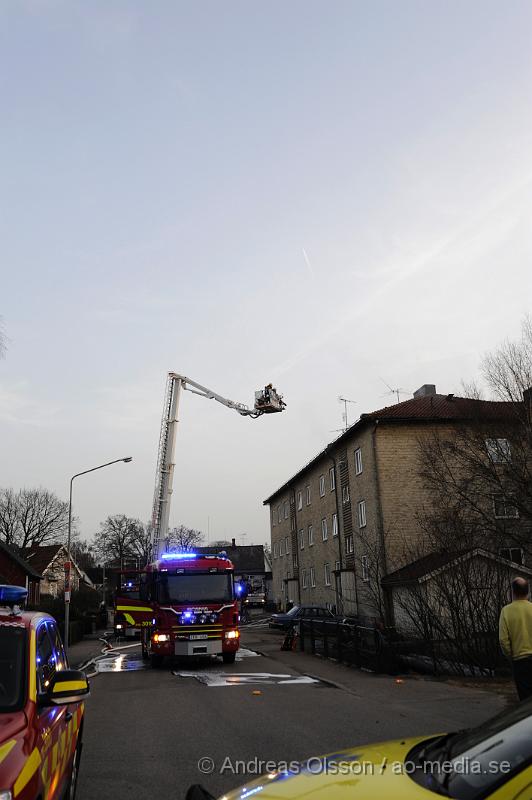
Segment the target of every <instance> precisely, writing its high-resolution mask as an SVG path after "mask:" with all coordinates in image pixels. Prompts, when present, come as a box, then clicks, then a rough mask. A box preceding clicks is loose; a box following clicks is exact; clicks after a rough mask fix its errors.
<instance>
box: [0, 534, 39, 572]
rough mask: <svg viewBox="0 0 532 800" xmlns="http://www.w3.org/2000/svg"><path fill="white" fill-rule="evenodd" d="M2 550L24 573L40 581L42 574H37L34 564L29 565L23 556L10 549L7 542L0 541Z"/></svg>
mask: <svg viewBox="0 0 532 800" xmlns="http://www.w3.org/2000/svg"><path fill="white" fill-rule="evenodd" d="M0 550H1V551H2V552H3V553H5V555H6V556H7V557H8V558H10V559H11V560H12V561H14V563H15V564H18V566H19V567H20V568H21V569H23V570H24V572H25V573H26V574H27V575H29V576H30V577H32V578H37V579H38V580H40V579H41V578H42V575H41V573H40V572H37V570H36V569H35V566H34V565H33V564H28V562H27V561H26V560H25V559H24V558H22V556H21V555H20V554H19V553H17V551H16V550H14V549H13V548H12V547H9V545H7V544H6V543H5V542H2V541H0Z"/></svg>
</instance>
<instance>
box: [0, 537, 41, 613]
mask: <svg viewBox="0 0 532 800" xmlns="http://www.w3.org/2000/svg"><path fill="white" fill-rule="evenodd" d="M0 583H7V584H11V585H13V586H25V587H26V589H27V590H28V605H30V606H36V605H38V603H39V598H40V583H41V574H40V572H39V571H38V570H37V569H35V567H33V566H32V565H30V564H28V562H27V561H25V560H24V559H23V558H22V556H20V555H19V554H18V553H17V552H16V551H15V550H14V549H13V548H11V547H9V546H8V545H7V544H5V542H2V541H0Z"/></svg>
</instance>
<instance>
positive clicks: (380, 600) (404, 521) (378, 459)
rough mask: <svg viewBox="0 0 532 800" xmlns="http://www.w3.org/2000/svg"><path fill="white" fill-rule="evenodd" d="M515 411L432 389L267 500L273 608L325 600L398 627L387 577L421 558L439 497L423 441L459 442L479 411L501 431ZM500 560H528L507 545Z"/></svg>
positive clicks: (384, 413)
mask: <svg viewBox="0 0 532 800" xmlns="http://www.w3.org/2000/svg"><path fill="white" fill-rule="evenodd" d="M508 405H509V404H507V403H496V402H489V401H480V400H478V401H477V400H469V399H464V398H455V397H454V396H453V395H439V394H437V393H436V388H435V386H433V385H430V384H429V385H425V386H423V387H421V389H419V390H418V391H417V392H416V393H415V394H414V397H413V399H411V400H407V401H404V402H402V403H398V404H397V405H395V406H391V407H388V408H384V409H381V410H379V411H376V412H373V413H370V414H363V415H362V416H361V417H360V419H359V420H358V421H357V422H356V423H355V424H354V425H352V426H351V427H350V428H349V429H348V430H347V431H346V432H345V433H343V434H342V435H341V436H340V437H339V438H338V439H337V440H336V441H334V442H332V443H331V444H329V445H328V446H327V447H326V448H325V449H324V450H323V451H322V452H321V453H319V454H318V455H317V456H316V457H315V458H313V459H312V460H311V461H310V462H309V463H308V464H306V465H305V466H304V467H303V468H302V469H301V470H300V471H299V472H298V473H297V474H296V475H294V476H293V477H292V478H291V479H290V480H289V481H287V482H286V483H284V484H283V485H282V486H280V487H279V488H278V489H277V490H276V491H275V492H274V493H273V494H271V495H270V496H269V497H268V498H267V499H266V500H265V501H264V504H265V505H267V506H268V507H269V509H270V532H271V548H272V570H273V594H274V600H275V603H276V605H277V606H278V607H279V608H286V606H287V605H288V604H290V603H319V604H320V605H327V606H328V607H329V608H331V609H332V610H335V611H336V612H337V613H340V614H344V615H346V616H349V615H356V616H358V617H361V618H366V619H368V620H370V619H371V620H376V619H378V620H381V621H383V622H385V623H386V624H393V623H394V608H393V597H392V593H391V592H390V591H388V590H387V588H386V587H387V584H386V581H384V578H385V577H386V576H387V575H389V574H391V573H394V572H395V571H397V570H398V569H400V568H402V567H404V566H405V565H406V564H408V563H409V562H411V561H414V560H415V559H416V558H419V557H420V555H422V554H423V546H424V537H425V536H426V533H425V531H424V529H423V526H422V524H421V523H420V518H419V517H420V511H422V510H423V509H426V508H430V507H431V504H432V503H433V501H434V497H433V495H432V494H431V489H430V488H429V487H428V486H427V483H426V481H425V480H424V478H423V469H422V467H423V464H422V463H421V461H422V457H421V451H420V442H421V441H423V440H425V441H426V440H427V438H428V437H431V436H432V435H433V434H434V433H437V434H438V436H443V437H445V436H452V435H453V432H455V431H456V427H457V426H462V427H463V426H467V425H468V424H473V423H472V420H473V419H475V418H477V417H478V415H479V414H481V415H482V414H484V415H487V416H488V417H489V418H490V420H491V421H492V423H493V425H494V426H495V430H497V424H498V419H499V418H500V419H504V417H505V415H507V412H508V409H507V406H508ZM496 441H503V440H500V439H497V440H496ZM490 502H492V501H491V500H490ZM487 513H492V514H493V513H494V512H493V510H492V511H491V512H489V511H488V512H487ZM495 513H496V512H495ZM509 522H511V523H512V524H513V523H514V522H517V521H514V520H510V521H509ZM510 543H511V537H509V539H508V544H510ZM502 555H503V556H504V558H505V559H507V560H510V561H514V560H515V561H516V562H517V563H519V562H520V563H523V561H524V557H520V558H518V557H517V555H516V554H515V551H513V550H512V551H510V547H508V548H505V549H504V552H502ZM383 581H384V582H383Z"/></svg>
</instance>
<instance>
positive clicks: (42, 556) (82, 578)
mask: <svg viewBox="0 0 532 800" xmlns="http://www.w3.org/2000/svg"><path fill="white" fill-rule="evenodd" d="M22 554H23V556H24V558H25V560H26V561H27V562H28V564H29V565H30V566H31V567H33V569H35V570H36V571H37V572H38V573H40V574H41V575H42V582H41V594H49V595H52V597H58V596H59V595H61V594H62V593H63V592H64V590H65V561H68V560H69V559H68V557H67V548H66V545H64V544H48V545H42V546H35V547H27V548H25V549H24V551H23V553H22ZM70 561H71V563H72V570H71V587H72V591H74V592H75V591H77V590H78V589H79V587H80V584H84V585H86V586H89V587H90V588H94V586H93V583H92V581H91V580H90V578H89V576H88V575H87V574H86V573H85V572H84V571H83V570H82V569H80V568H79V567H78V565H77V564H76V562H75V561H74V559H73V558H72V557H71V558H70Z"/></svg>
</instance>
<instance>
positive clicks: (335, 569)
mask: <svg viewBox="0 0 532 800" xmlns="http://www.w3.org/2000/svg"><path fill="white" fill-rule="evenodd" d="M334 571H335V572H340V562H339V561H335V562H334Z"/></svg>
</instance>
